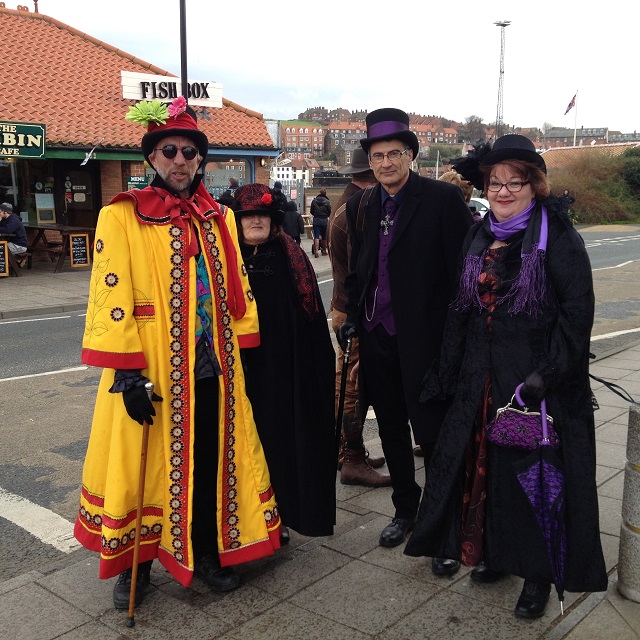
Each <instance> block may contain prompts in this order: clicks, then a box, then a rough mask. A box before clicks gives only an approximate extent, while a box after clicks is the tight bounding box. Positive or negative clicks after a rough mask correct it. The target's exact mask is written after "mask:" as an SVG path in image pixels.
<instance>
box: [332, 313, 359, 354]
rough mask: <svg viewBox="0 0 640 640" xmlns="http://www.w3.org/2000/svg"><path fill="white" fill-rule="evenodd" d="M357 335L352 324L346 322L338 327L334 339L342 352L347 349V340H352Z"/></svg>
mask: <svg viewBox="0 0 640 640" xmlns="http://www.w3.org/2000/svg"><path fill="white" fill-rule="evenodd" d="M357 335H358V332H357V330H356V325H355V324H353V322H349V320H346V321H345V322H343V323H342V324H341V325H340V326H339V327H338V332H337V334H336V338H337V339H338V344H339V345H340V348H341V349H342V350H343V351H344V350H345V349H346V348H347V339H348V338H353V337H355V336H357Z"/></svg>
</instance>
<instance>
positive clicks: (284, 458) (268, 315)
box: [233, 184, 336, 542]
mask: <svg viewBox="0 0 640 640" xmlns="http://www.w3.org/2000/svg"><path fill="white" fill-rule="evenodd" d="M274 196H275V194H274V193H273V191H272V190H270V189H269V188H268V187H267V186H265V185H261V184H248V185H244V186H242V187H240V188H239V189H238V190H237V191H236V192H235V203H234V206H233V209H234V212H235V215H236V217H237V218H238V237H239V241H240V249H241V251H242V257H243V259H244V264H245V267H246V269H247V272H248V275H249V283H250V285H251V293H252V295H253V296H255V300H256V303H257V305H258V321H259V324H260V345H259V346H258V347H255V348H251V349H245V350H243V364H244V365H245V377H246V388H247V396H248V397H249V400H250V401H251V406H252V409H253V415H254V418H255V421H256V425H257V427H258V434H259V436H260V441H261V442H262V446H263V448H264V453H265V457H266V459H267V465H268V466H269V474H270V476H271V484H272V486H273V488H274V491H275V494H276V501H277V503H278V509H279V512H280V517H281V518H282V522H283V524H284V525H286V527H290V528H292V529H294V530H295V531H297V532H298V533H300V534H302V535H305V536H326V535H331V534H332V533H333V525H334V524H335V515H336V495H335V483H336V451H335V422H334V415H333V406H334V385H333V381H334V362H335V354H334V351H333V346H332V344H331V338H330V335H329V327H328V324H327V318H326V314H325V312H324V308H323V305H322V299H321V298H320V292H319V289H318V283H317V280H316V276H315V272H314V270H313V267H312V266H311V263H310V261H309V259H308V257H307V256H306V254H305V252H304V251H303V250H302V249H301V248H300V247H299V246H298V245H297V244H296V242H295V241H294V240H293V239H292V238H291V237H290V236H289V235H287V234H286V233H284V232H283V230H282V222H283V219H284V212H283V211H282V210H281V209H280V205H281V202H280V200H279V199H278V198H277V197H274ZM286 527H283V531H284V533H283V542H287V541H288V539H289V538H288V536H289V534H288V531H287V530H286Z"/></svg>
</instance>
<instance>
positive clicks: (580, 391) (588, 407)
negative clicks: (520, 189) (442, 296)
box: [405, 199, 607, 591]
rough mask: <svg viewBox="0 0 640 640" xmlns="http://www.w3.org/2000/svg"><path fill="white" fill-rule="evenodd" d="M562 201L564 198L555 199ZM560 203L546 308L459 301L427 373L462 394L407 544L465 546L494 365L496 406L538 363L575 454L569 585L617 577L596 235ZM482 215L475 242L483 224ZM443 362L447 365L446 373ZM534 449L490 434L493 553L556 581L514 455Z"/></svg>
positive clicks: (511, 260) (488, 536) (430, 380)
mask: <svg viewBox="0 0 640 640" xmlns="http://www.w3.org/2000/svg"><path fill="white" fill-rule="evenodd" d="M553 202H555V204H553ZM553 202H550V203H549V206H550V208H549V239H548V245H547V252H546V273H547V283H548V287H549V290H548V294H547V304H546V306H545V307H544V309H543V311H542V314H541V315H540V316H538V317H537V318H533V317H530V316H529V315H526V314H524V313H520V314H517V315H509V313H508V303H506V304H498V305H497V306H496V308H495V310H494V312H493V313H492V320H491V323H490V329H491V332H489V328H488V325H487V315H488V312H487V310H486V309H483V310H482V311H481V312H480V311H479V310H478V309H477V308H475V307H474V308H472V309H471V310H469V311H466V312H458V311H456V310H454V309H452V310H451V311H450V312H449V317H448V319H447V324H446V328H445V335H444V339H443V345H442V352H441V357H440V364H439V367H435V368H434V370H432V371H431V372H430V373H431V374H432V375H430V376H428V377H427V383H426V391H427V392H428V395H431V396H434V395H437V394H438V393H440V394H446V395H449V396H452V397H453V402H452V404H451V407H450V409H449V411H448V413H447V416H446V419H445V421H444V423H443V425H442V429H441V431H440V435H439V437H438V440H437V443H436V447H435V451H434V454H433V457H432V459H431V464H430V467H429V473H428V477H427V483H426V486H425V491H424V494H423V497H422V502H421V504H420V509H419V513H418V522H417V525H416V527H415V529H414V532H413V534H412V536H411V538H410V539H409V541H408V543H407V545H406V548H405V553H406V554H407V555H411V556H420V555H426V556H437V557H447V558H457V559H460V557H461V550H460V545H461V541H460V523H461V508H462V492H463V486H462V485H463V474H464V468H465V448H466V445H467V443H468V442H469V439H470V437H471V434H472V430H473V426H474V420H475V417H476V413H477V410H478V407H479V406H480V404H481V402H482V395H483V389H484V384H485V381H486V379H487V376H490V378H491V384H492V396H493V405H492V414H495V411H496V409H498V408H500V407H503V406H505V405H506V404H507V403H508V402H509V400H510V399H511V396H512V395H513V393H514V390H515V388H516V386H517V385H518V384H519V383H521V382H523V381H524V380H525V378H526V377H527V376H528V375H529V374H530V373H531V372H533V371H537V372H538V373H539V374H540V375H541V376H542V378H543V379H544V381H545V382H546V383H547V384H548V388H547V391H546V394H545V397H546V400H547V411H548V413H549V414H550V415H551V416H552V417H553V418H554V426H555V427H556V430H557V431H558V433H559V435H560V439H561V441H562V447H561V451H560V456H561V457H562V460H563V464H564V477H565V492H566V493H565V504H566V518H565V523H566V529H567V560H566V583H565V584H566V588H567V590H568V591H601V590H604V589H606V588H607V576H606V572H605V566H604V560H603V556H602V549H601V546H600V535H599V523H598V502H597V492H596V483H595V465H596V455H595V453H596V452H595V429H594V417H593V407H592V404H591V390H590V385H589V377H588V373H589V372H588V365H589V357H588V356H589V341H590V334H591V327H592V324H593V314H594V293H593V282H592V277H591V266H590V263H589V258H588V255H587V252H586V249H585V247H584V242H583V240H582V238H581V237H580V235H579V234H578V233H577V231H575V229H574V228H573V227H572V225H571V224H570V223H569V221H568V220H567V218H566V217H565V216H564V215H563V214H561V213H560V211H559V207H558V206H557V201H555V199H554V201H553ZM488 224H489V218H488V216H487V217H485V220H484V222H482V223H478V224H476V225H474V227H473V228H472V229H471V230H470V232H469V235H468V236H467V239H466V241H465V246H464V252H465V253H466V250H467V249H468V247H469V246H470V244H471V241H472V240H473V238H474V237H475V235H476V234H477V233H478V232H479V230H480V229H481V227H482V225H488ZM523 235H524V232H520V233H519V234H516V235H515V236H513V238H512V241H511V242H510V243H509V246H508V248H507V249H506V252H507V253H506V257H505V260H504V262H502V263H500V265H499V266H498V267H497V268H498V269H499V270H500V272H499V279H500V282H501V283H502V285H501V288H500V289H499V290H498V295H499V296H501V295H504V293H505V292H506V291H507V290H508V288H509V286H510V284H509V281H512V280H513V279H514V278H515V277H516V276H517V274H518V272H519V270H520V265H521V257H520V253H521V250H522V237H523ZM435 371H437V373H434V372H435ZM527 455H529V454H528V453H527V452H521V451H520V450H515V449H505V448H503V447H497V446H494V445H491V444H490V445H489V451H488V457H487V487H486V491H487V520H486V523H485V536H484V553H485V556H484V558H485V562H486V563H487V564H488V565H489V566H490V567H491V568H492V569H495V570H497V571H502V572H504V573H510V574H514V575H519V576H521V577H523V578H527V579H530V580H536V581H544V582H551V581H552V580H551V576H550V573H549V570H548V568H547V562H546V550H545V548H544V542H543V539H542V537H541V534H540V532H539V529H538V527H537V522H536V520H535V517H534V516H533V511H532V509H531V507H530V505H529V503H528V501H527V499H526V497H525V495H524V492H522V490H521V489H520V488H519V485H518V483H517V480H516V478H515V472H514V470H513V464H514V463H516V462H517V461H518V460H521V459H523V458H525V457H526V456H527Z"/></svg>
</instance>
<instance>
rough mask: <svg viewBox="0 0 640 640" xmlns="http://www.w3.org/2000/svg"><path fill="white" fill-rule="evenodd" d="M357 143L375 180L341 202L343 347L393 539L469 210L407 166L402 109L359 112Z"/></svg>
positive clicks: (440, 408) (442, 567) (439, 407)
mask: <svg viewBox="0 0 640 640" xmlns="http://www.w3.org/2000/svg"><path fill="white" fill-rule="evenodd" d="M366 124H367V137H366V138H363V139H362V140H361V141H360V144H361V145H362V148H363V149H364V151H365V152H366V153H367V154H368V158H369V165H370V167H371V169H372V170H373V173H374V175H375V177H376V179H377V181H378V183H379V184H378V185H376V186H375V187H373V188H369V189H367V190H366V191H365V192H364V194H356V195H355V196H352V198H351V199H350V200H349V202H348V203H347V220H348V223H349V235H350V237H351V243H352V247H351V259H350V271H349V275H348V276H347V279H346V289H347V294H348V299H347V319H346V321H345V322H344V323H343V324H342V326H341V327H340V329H339V331H338V340H339V342H340V344H341V345H343V346H344V345H345V343H346V340H347V338H348V336H350V335H351V336H355V335H357V336H358V338H359V346H360V372H359V373H360V387H361V390H362V394H363V397H365V398H367V400H368V401H369V402H370V403H371V406H372V407H373V409H374V411H375V414H376V419H377V422H378V429H379V432H380V439H381V442H382V448H383V451H384V455H385V457H386V461H387V466H388V468H389V473H390V475H391V486H392V488H393V492H392V500H393V504H394V507H395V516H394V518H393V519H392V521H391V523H390V524H389V525H387V526H386V527H385V528H384V529H383V531H382V533H381V535H380V545H381V546H383V547H395V546H397V545H399V544H401V543H402V542H403V541H404V540H405V538H406V536H407V534H408V533H409V531H410V530H411V529H412V528H413V526H414V523H415V518H416V514H417V511H418V504H419V501H420V493H421V489H420V487H419V485H418V484H417V482H416V480H415V466H414V457H413V443H412V438H411V431H413V437H414V439H415V441H416V443H417V444H419V445H420V446H421V447H422V449H423V451H424V452H425V456H424V459H425V472H426V474H428V473H429V458H430V454H431V451H432V450H433V446H434V442H435V440H436V437H437V434H438V430H439V428H440V424H441V422H442V419H443V418H444V414H445V411H446V405H444V403H438V402H436V401H434V402H433V403H430V404H429V405H424V404H421V403H420V402H419V396H420V391H421V383H422V379H423V377H424V375H425V373H426V371H427V369H428V367H429V365H430V364H431V362H432V361H433V360H434V359H435V358H436V357H437V356H438V354H439V352H440V344H441V340H442V331H443V327H444V322H445V318H446V315H447V309H448V306H449V302H450V300H451V297H452V293H453V289H454V286H455V282H456V276H457V269H458V261H459V253H460V249H461V246H462V242H463V240H464V237H465V235H466V233H467V230H468V229H469V227H470V226H471V224H472V220H471V213H470V212H469V208H468V207H467V205H466V203H465V201H464V198H463V197H462V193H461V191H460V189H458V188H457V187H456V186H455V185H452V184H449V183H445V182H440V181H437V180H431V179H428V178H423V177H420V176H419V175H418V174H417V173H414V172H413V171H412V170H411V164H412V162H413V161H414V160H415V159H416V157H417V155H418V151H419V143H418V139H417V137H416V135H415V134H414V133H413V132H412V131H411V130H410V128H409V116H408V115H407V114H406V113H405V112H404V111H401V110H400V109H393V108H385V109H378V110H376V111H372V112H371V113H369V114H368V115H367V118H366ZM458 569H459V564H458V563H457V562H456V561H453V560H448V559H444V558H433V560H432V570H433V572H434V573H435V574H436V575H452V574H453V573H455V572H456V571H457V570H458Z"/></svg>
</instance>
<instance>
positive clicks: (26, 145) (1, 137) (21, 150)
mask: <svg viewBox="0 0 640 640" xmlns="http://www.w3.org/2000/svg"><path fill="white" fill-rule="evenodd" d="M45 133H46V125H44V124H32V123H26V122H2V121H0V158H43V157H44V143H45Z"/></svg>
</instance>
